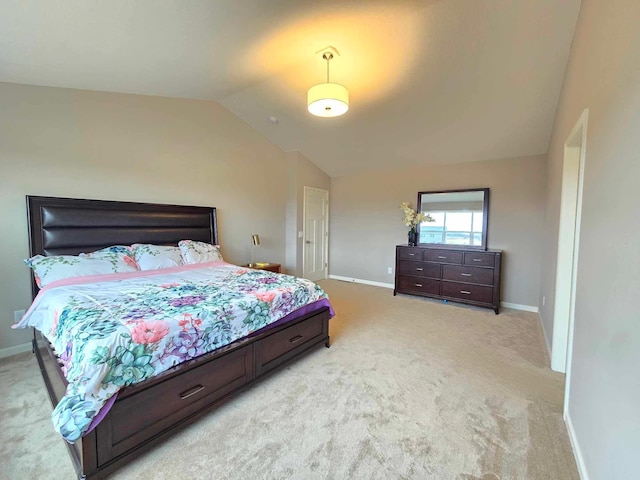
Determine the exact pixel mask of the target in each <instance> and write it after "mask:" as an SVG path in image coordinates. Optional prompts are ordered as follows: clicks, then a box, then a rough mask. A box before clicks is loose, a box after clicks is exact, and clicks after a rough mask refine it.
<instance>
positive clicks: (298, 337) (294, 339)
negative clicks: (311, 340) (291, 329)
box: [289, 335, 304, 343]
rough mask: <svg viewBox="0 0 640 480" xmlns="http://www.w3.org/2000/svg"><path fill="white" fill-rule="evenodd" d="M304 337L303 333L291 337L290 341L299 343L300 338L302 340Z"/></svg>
mask: <svg viewBox="0 0 640 480" xmlns="http://www.w3.org/2000/svg"><path fill="white" fill-rule="evenodd" d="M303 338H304V337H303V336H302V335H296V336H295V337H293V338H290V339H289V341H290V342H291V343H298V342H299V341H300V340H302V339H303Z"/></svg>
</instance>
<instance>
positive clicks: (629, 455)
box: [540, 0, 640, 480]
mask: <svg viewBox="0 0 640 480" xmlns="http://www.w3.org/2000/svg"><path fill="white" fill-rule="evenodd" d="M639 25H640V2H639V1H638V0H584V1H583V2H582V7H581V10H580V16H579V19H578V23H577V26H576V31H575V36H574V40H573V45H572V48H571V54H570V58H569V63H568V66H567V72H566V77H565V81H564V87H563V91H562V96H561V99H560V103H559V105H558V110H557V113H556V119H555V125H554V129H553V135H552V140H551V144H550V148H549V158H548V190H547V215H546V227H545V230H546V232H547V236H546V241H545V254H544V257H543V258H544V262H543V270H542V276H541V296H542V295H544V296H546V299H547V302H546V306H545V307H544V308H542V309H541V312H540V313H541V318H542V321H543V325H544V329H545V334H546V336H547V340H548V341H549V342H550V341H551V338H552V335H553V327H554V322H553V308H554V290H555V269H556V260H557V255H556V254H557V243H558V220H559V206H560V186H561V180H562V161H563V144H564V142H565V140H566V139H567V136H568V135H569V133H570V131H571V129H572V128H573V126H574V124H575V123H576V121H577V120H578V118H579V116H580V114H581V113H582V111H583V109H585V108H588V109H589V124H588V128H587V146H586V160H585V177H584V194H583V208H582V224H581V230H580V252H579V261H578V273H577V291H576V307H575V329H574V344H573V359H572V362H571V367H570V368H571V376H570V384H569V387H568V388H569V395H570V400H569V404H568V419H569V425H570V434H572V435H573V439H574V442H575V447H576V451H577V453H578V461H579V468H581V470H582V474H583V479H586V478H589V479H590V480H600V479H602V480H605V479H606V480H616V479H620V480H622V479H625V480H626V479H631V478H637V477H638V472H640V457H639V456H638V452H640V409H639V408H638V407H639V406H640V376H639V373H638V367H639V366H640V309H639V307H638V293H639V292H640V240H639V239H640V220H639V211H640V209H639V207H640V135H639V133H640V54H639V51H638V46H640V28H639V27H638V26H639Z"/></svg>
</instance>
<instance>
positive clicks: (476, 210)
mask: <svg viewBox="0 0 640 480" xmlns="http://www.w3.org/2000/svg"><path fill="white" fill-rule="evenodd" d="M418 211H419V212H422V213H427V214H429V216H430V217H431V219H432V221H429V222H423V223H421V224H420V225H419V227H418V245H422V246H429V245H434V246H435V245H437V246H445V247H455V248H473V249H482V250H486V249H487V225H488V222H487V220H488V214H489V189H488V188H474V189H468V190H446V191H440V192H418Z"/></svg>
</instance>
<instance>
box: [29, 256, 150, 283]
mask: <svg viewBox="0 0 640 480" xmlns="http://www.w3.org/2000/svg"><path fill="white" fill-rule="evenodd" d="M24 263H26V264H27V265H28V266H29V267H31V268H32V269H33V274H34V276H35V279H36V283H37V284H38V287H40V288H42V287H46V286H47V285H48V284H50V283H51V282H55V281H57V280H65V279H67V278H75V277H85V276H88V275H105V274H109V273H123V272H135V271H137V270H138V265H137V264H136V261H135V259H134V257H133V256H132V254H131V250H130V249H129V247H123V246H114V247H107V248H103V249H102V250H98V251H96V252H93V253H81V254H80V255H78V256H73V255H59V256H54V257H45V256H43V255H36V256H35V257H31V258H28V259H26V260H25V261H24Z"/></svg>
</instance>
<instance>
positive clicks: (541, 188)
mask: <svg viewBox="0 0 640 480" xmlns="http://www.w3.org/2000/svg"><path fill="white" fill-rule="evenodd" d="M545 180H546V171H545V157H544V156H535V157H520V158H511V159H501V160H491V161H486V162H470V163H459V164H454V165H440V166H431V167H424V166H416V167H410V168H402V169H395V170H388V171H377V172H369V173H362V174H354V175H349V176H345V177H338V178H333V179H332V180H331V218H330V229H329V238H330V250H329V251H330V256H331V259H330V262H329V267H330V270H331V272H330V273H331V275H338V276H344V277H351V278H358V279H362V280H369V281H374V282H382V283H388V284H392V283H393V282H394V275H393V274H388V273H387V268H388V267H394V268H395V246H396V245H398V244H406V242H407V228H406V227H405V226H404V225H403V224H402V221H401V219H402V214H401V211H400V203H401V202H405V201H406V202H411V204H412V206H413V207H414V208H415V206H416V201H417V194H418V192H419V191H428V190H449V189H459V188H460V189H462V188H486V187H489V188H490V200H489V234H488V244H489V248H493V249H502V250H504V258H503V280H502V300H503V301H505V302H510V303H515V304H520V305H527V306H531V307H534V308H535V307H537V305H538V294H539V280H540V254H541V249H542V245H541V244H542V238H543V235H542V225H543V220H544V202H545V198H544V192H545Z"/></svg>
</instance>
